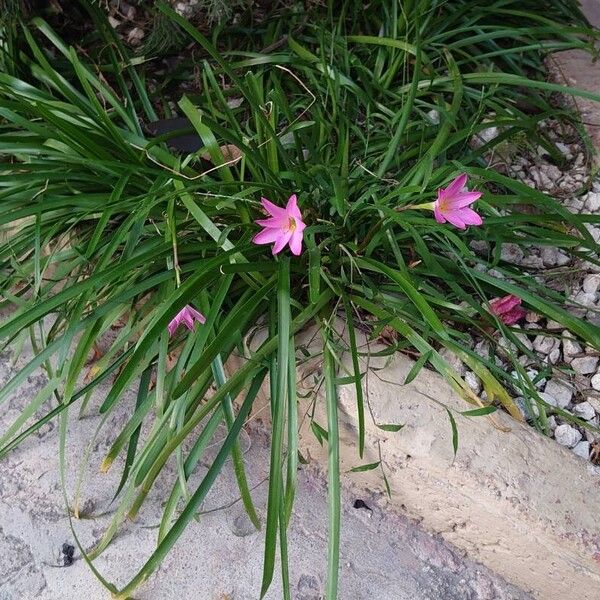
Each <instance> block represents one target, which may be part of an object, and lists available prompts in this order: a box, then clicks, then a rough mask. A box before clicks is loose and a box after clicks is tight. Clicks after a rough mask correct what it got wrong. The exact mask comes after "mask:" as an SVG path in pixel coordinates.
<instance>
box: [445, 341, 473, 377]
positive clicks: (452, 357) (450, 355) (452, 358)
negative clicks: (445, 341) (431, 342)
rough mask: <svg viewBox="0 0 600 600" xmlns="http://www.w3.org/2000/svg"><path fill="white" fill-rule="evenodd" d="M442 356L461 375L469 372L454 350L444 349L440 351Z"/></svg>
mask: <svg viewBox="0 0 600 600" xmlns="http://www.w3.org/2000/svg"><path fill="white" fill-rule="evenodd" d="M440 356H441V357H442V358H444V359H445V360H446V362H448V364H449V365H450V366H451V367H452V368H453V369H454V370H455V371H456V372H457V373H458V374H459V375H461V376H463V375H464V374H465V373H466V372H467V367H466V366H465V363H463V361H462V360H460V358H459V357H458V356H457V355H456V354H455V353H454V352H452V350H449V349H448V348H445V347H444V348H442V349H441V350H440Z"/></svg>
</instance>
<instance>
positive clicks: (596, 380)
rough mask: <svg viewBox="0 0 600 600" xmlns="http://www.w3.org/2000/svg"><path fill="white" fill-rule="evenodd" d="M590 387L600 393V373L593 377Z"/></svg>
mask: <svg viewBox="0 0 600 600" xmlns="http://www.w3.org/2000/svg"><path fill="white" fill-rule="evenodd" d="M590 385H591V386H592V387H593V388H594V389H595V390H596V391H598V392H600V373H596V374H595V375H593V376H592V379H591V381H590Z"/></svg>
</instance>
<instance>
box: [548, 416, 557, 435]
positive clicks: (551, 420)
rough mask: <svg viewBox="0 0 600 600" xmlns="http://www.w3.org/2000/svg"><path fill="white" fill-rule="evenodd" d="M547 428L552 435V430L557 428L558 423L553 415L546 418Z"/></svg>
mask: <svg viewBox="0 0 600 600" xmlns="http://www.w3.org/2000/svg"><path fill="white" fill-rule="evenodd" d="M548 427H549V428H550V431H552V432H553V433H554V430H555V429H556V428H557V427H558V423H557V422H556V417H555V416H554V415H552V416H550V417H548Z"/></svg>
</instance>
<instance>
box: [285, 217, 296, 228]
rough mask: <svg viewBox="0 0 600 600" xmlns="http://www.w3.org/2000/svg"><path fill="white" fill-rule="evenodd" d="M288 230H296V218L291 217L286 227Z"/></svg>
mask: <svg viewBox="0 0 600 600" xmlns="http://www.w3.org/2000/svg"><path fill="white" fill-rule="evenodd" d="M286 231H296V219H294V217H290V218H289V219H288V226H287V227H286Z"/></svg>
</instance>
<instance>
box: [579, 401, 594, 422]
mask: <svg viewBox="0 0 600 600" xmlns="http://www.w3.org/2000/svg"><path fill="white" fill-rule="evenodd" d="M573 414H574V415H577V416H578V417H581V418H582V419H583V420H584V421H591V420H592V419H593V418H594V417H595V416H596V411H595V410H594V407H593V406H592V405H591V404H590V403H589V402H580V403H579V404H576V405H575V406H574V407H573Z"/></svg>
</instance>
